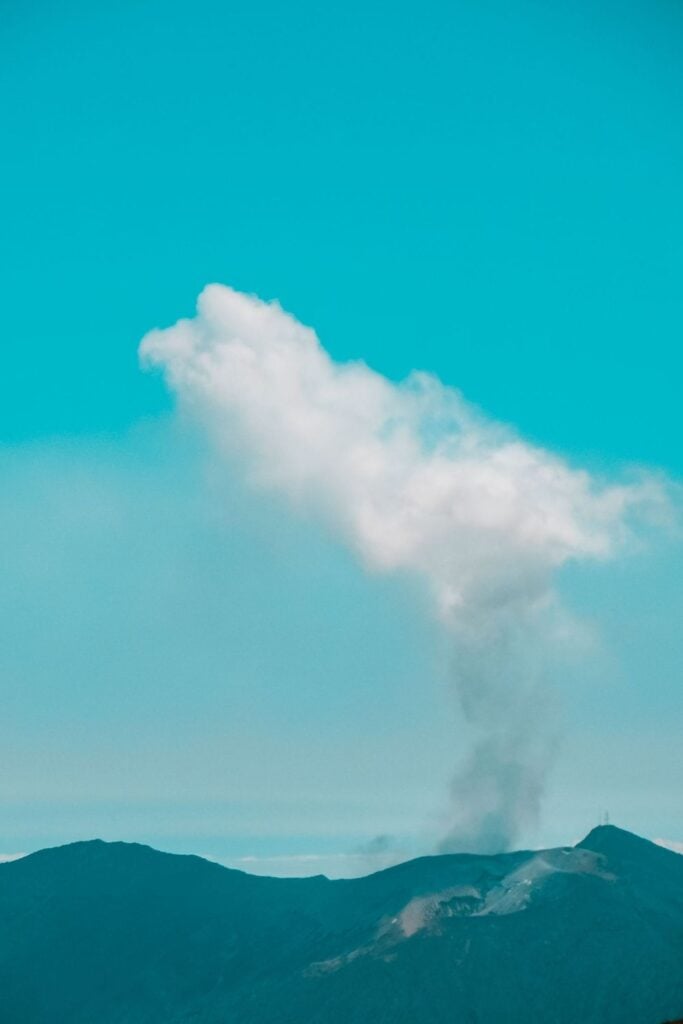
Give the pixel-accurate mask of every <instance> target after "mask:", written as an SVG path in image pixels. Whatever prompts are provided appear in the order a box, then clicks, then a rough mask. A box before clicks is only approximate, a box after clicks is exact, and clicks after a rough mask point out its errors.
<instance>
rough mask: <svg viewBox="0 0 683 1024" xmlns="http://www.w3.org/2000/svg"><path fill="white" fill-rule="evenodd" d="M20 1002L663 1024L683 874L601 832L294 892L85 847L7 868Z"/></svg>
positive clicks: (179, 1016)
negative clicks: (569, 842) (567, 841)
mask: <svg viewBox="0 0 683 1024" xmlns="http://www.w3.org/2000/svg"><path fill="white" fill-rule="evenodd" d="M492 982H495V983H493V984H492ZM0 993H2V995H0V1007H1V1008H2V1014H1V1015H0V1020H2V1024H42V1022H43V1021H46V1020H65V1021H66V1020H68V1021H69V1022H70V1024H90V1022H91V1021H92V1020H97V1021H98V1024H157V1022H158V1024H162V1022H163V1024H181V1022H189V1021H192V1022H195V1024H219V1022H220V1024H266V1022H268V1024H294V1022H296V1024H300V1022H303V1021H311V1022H313V1024H337V1022H340V1024H341V1022H342V1021H343V1022H347V1021H350V1022H357V1024H365V1022H370V1021H373V1022H375V1021H386V1022H390V1021H391V1022H400V1021H403V1020H405V1021H406V1022H412V1024H442V1022H446V1021H449V1022H450V1021H460V1020H462V1021H466V1022H468V1024H469V1022H476V1024H488V1022H489V1021H491V1022H493V1021H494V1020H495V1021H499V1020H504V1021H509V1022H510V1024H515V1022H517V1021H523V1020H528V1019H531V1018H533V1017H536V1018H537V1019H539V1020H541V1019H542V1020H544V1021H547V1022H549V1024H552V1022H556V1024H569V1022H570V1021H572V1022H574V1021H576V1020H581V1021H582V1022H584V1024H591V1022H595V1024H598V1022H600V1024H611V1022H612V1021H614V1022H615V1024H616V1021H621V1020H622V1019H623V1017H622V1011H623V1007H624V1005H628V1006H629V1007H630V1015H629V1018H628V1019H629V1020H631V1021H634V1022H635V1024H638V1021H642V1022H643V1024H662V1022H663V1021H665V1020H671V1019H675V1018H679V1017H680V1016H681V1013H682V1012H683V858H681V857H680V855H679V854H676V853H673V852H672V851H669V850H665V849H662V848H661V847H658V846H655V845H654V844H652V843H650V842H649V841H648V840H645V839H642V838H640V837H638V836H634V835H633V834H631V833H629V832H626V831H625V830H622V829H618V828H616V827H615V826H600V827H599V828H597V829H594V830H592V831H591V832H590V833H589V834H588V835H587V836H586V837H585V838H584V839H583V840H581V842H580V843H577V844H576V845H575V846H573V847H572V846H568V847H558V848H553V849H548V850H540V851H539V850H531V851H529V850H525V851H515V852H513V853H506V854H499V855H491V856H485V855H479V854H440V855H434V856H426V857H420V858H416V859H414V860H410V861H405V862H403V863H402V864H398V865H394V866H393V867H389V868H385V869H383V870H381V871H378V872H374V873H372V874H369V875H365V876H363V877H361V878H354V879H336V880H333V879H328V878H326V877H325V876H323V875H315V876H310V877H308V878H294V879H291V878H290V879H287V878H273V877H269V876H256V875H250V874H248V873H247V872H244V871H241V870H239V869H235V868H228V867H224V866H223V865H220V864H217V863H215V862H213V861H208V860H206V859H204V858H201V857H197V856H195V855H192V854H189V855H179V854H172V853H164V852H161V851H158V850H154V849H153V848H152V847H149V846H144V845H142V844H138V843H120V842H119V843H107V842H104V841H103V840H89V841H82V842H79V843H73V844H67V845H64V846H59V847H53V848H51V849H47V850H40V851H37V852H36V853H33V854H30V855H28V856H26V857H24V858H22V859H21V860H17V861H12V862H9V863H5V864H2V865H0ZM620 1007H621V1009H620Z"/></svg>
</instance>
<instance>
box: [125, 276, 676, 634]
mask: <svg viewBox="0 0 683 1024" xmlns="http://www.w3.org/2000/svg"><path fill="white" fill-rule="evenodd" d="M141 352H142V355H143V358H144V359H145V360H146V361H147V362H148V363H152V364H155V365H157V366H161V367H163V369H164V371H165V373H166V376H167V379H168V382H169V384H170V385H171V387H172V388H173V390H175V391H176V392H177V393H178V395H179V396H180V398H181V399H182V400H183V401H184V402H185V403H187V404H189V405H190V406H191V407H192V408H193V409H194V410H195V411H196V413H197V414H198V415H199V416H200V417H201V418H202V419H203V420H204V421H205V422H206V423H207V424H208V425H209V427H210V428H211V430H212V432H213V433H214V434H215V435H216V437H217V438H218V440H219V442H220V443H221V444H222V445H224V446H226V447H227V448H230V449H232V450H234V451H235V452H237V453H238V454H239V455H240V457H241V458H243V459H245V460H246V462H247V464H248V468H249V472H250V475H251V477H252V479H253V480H255V481H257V482H258V483H259V484H261V485H263V486H267V487H269V488H273V489H275V490H279V491H282V492H285V493H286V494H287V495H289V496H290V497H291V498H292V499H293V500H294V501H295V502H297V503H300V504H301V505H303V506H305V507H306V508H308V509H311V510H313V511H315V512H317V513H319V514H320V515H321V516H323V517H324V518H325V519H326V520H327V521H328V522H329V523H331V524H333V526H334V527H335V528H336V529H337V530H338V531H339V533H340V534H341V535H342V536H343V537H344V538H345V539H346V541H347V542H348V543H349V544H350V545H351V546H352V547H354V548H355V549H356V550H357V551H358V552H359V553H360V554H361V556H362V557H363V559H364V560H365V561H366V563H368V564H369V565H370V566H373V567H376V568H377V569H381V570H392V569H408V570H413V571H415V572H418V573H420V574H421V575H422V576H424V577H425V578H426V579H427V580H428V581H429V583H430V584H431V587H432V589H433V592H434V594H435V596H436V598H437V600H438V603H439V607H440V609H441V611H442V613H444V614H446V615H453V616H455V617H456V618H457V617H465V618H467V617H468V615H469V613H471V612H472V611H474V610H475V609H477V610H479V611H480V612H481V611H484V610H485V608H486V607H487V606H488V607H489V608H491V609H493V608H496V607H498V608H499V607H500V606H501V605H508V604H510V603H512V604H515V603H517V602H519V601H522V602H529V601H533V600H536V599H541V598H542V597H543V595H544V594H545V592H546V590H547V587H548V583H549V574H550V573H551V572H552V570H553V569H555V568H557V567H558V566H560V565H561V564H562V563H564V562H566V561H567V560H568V559H572V558H586V557H597V558H601V557H605V556H609V555H610V554H611V553H612V552H613V550H614V548H615V546H616V545H618V544H619V543H620V542H621V541H622V540H623V539H624V536H625V522H626V517H627V515H628V512H629V511H630V510H631V509H633V508H634V507H635V506H643V505H644V504H649V503H652V502H657V501H658V500H660V498H661V495H660V492H659V488H658V487H657V485H656V484H654V483H652V482H648V481H646V480H641V481H640V482H638V483H637V484H631V485H616V486H609V487H598V486H596V484H595V482H594V481H593V480H592V479H591V477H590V475H589V474H588V473H586V472H583V471H581V470H576V469H573V468H570V467H569V466H568V465H567V464H566V463H565V462H563V461H562V460H561V459H559V458H557V457H556V456H555V455H553V454H551V453H550V452H548V451H545V450H543V449H542V448H539V447H535V446H532V445H530V444H527V443H525V442H523V441H521V440H520V439H518V438H517V437H515V436H514V435H513V434H512V433H511V432H510V431H508V430H506V429H504V428H502V427H501V426H499V425H497V424H495V423H491V422H487V421H486V420H484V418H483V417H482V416H481V415H479V414H478V413H477V412H476V411H475V410H474V409H473V408H472V407H471V406H469V405H468V404H467V403H466V402H465V401H464V400H463V398H462V397H461V396H460V395H459V393H458V392H456V391H454V390H453V389H451V388H448V387H444V386H443V385H442V384H441V383H440V382H439V381H438V380H437V379H436V378H434V377H432V376H430V375H428V374H424V373H414V374H412V375H411V376H410V377H409V378H408V379H407V380H406V381H405V382H403V383H401V384H395V383H393V382H391V381H389V380H387V379H386V378H385V377H383V376H381V375H380V374H378V373H376V372H374V371H373V370H371V369H369V368H368V367H367V366H366V365H364V364H363V363H347V364H337V363H335V362H333V360H332V359H331V358H330V357H329V355H328V354H327V353H326V352H325V350H324V349H323V348H322V347H321V345H320V343H319V341H318V339H317V337H316V335H315V333H314V332H313V331H312V330H311V329H310V328H308V327H305V326H303V325H302V324H300V323H298V322H297V321H296V320H295V319H294V318H293V317H291V316H289V315H288V314H287V313H285V312H284V311H283V310H282V309H281V308H280V306H279V305H278V304H277V303H265V302H261V301H260V300H259V299H257V298H255V297H252V296H247V295H243V294H241V293H239V292H236V291H234V290H232V289H231V288H227V287H224V286H222V285H210V286H209V287H207V288H206V289H205V290H204V292H203V293H202V294H201V296H200V298H199V303H198V312H197V316H196V318H194V319H192V320H181V321H179V322H178V323H177V324H176V325H175V326H174V327H171V328H168V329H166V330H158V331H153V332H151V333H150V334H148V335H147V336H146V338H145V339H144V341H143V343H142V348H141Z"/></svg>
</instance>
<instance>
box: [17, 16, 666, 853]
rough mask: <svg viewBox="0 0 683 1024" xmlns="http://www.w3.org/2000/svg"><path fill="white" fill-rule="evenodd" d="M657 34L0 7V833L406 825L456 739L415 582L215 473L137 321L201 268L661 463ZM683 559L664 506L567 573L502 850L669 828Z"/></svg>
mask: <svg viewBox="0 0 683 1024" xmlns="http://www.w3.org/2000/svg"><path fill="white" fill-rule="evenodd" d="M682 51H683V11H681V8H680V6H679V5H678V4H676V3H673V2H666V0H662V2H654V3H652V2H649V3H646V2H644V0H643V2H627V3H623V2H622V3H620V4H617V3H606V2H604V3H603V2H597V3H591V4H589V3H580V2H579V3H577V2H573V3H564V2H563V0H558V2H556V3H553V4H551V5H548V4H541V3H531V2H528V3H527V2H524V0H520V2H518V3H516V4H514V5H511V4H509V3H503V2H500V3H493V2H488V0H482V2H476V3H475V2H469V3H465V2H455V3H449V4H446V3H432V2H427V3H426V4H425V3H422V4H420V5H417V6H412V5H410V4H402V3H398V4H397V3H392V4H389V3H380V4H378V3H370V4H368V3H363V4H357V3H355V2H351V3H345V4H344V5H337V7H336V8H335V6H334V5H332V6H330V5H320V4H312V3H290V4H268V3H265V4H255V5H249V7H248V9H247V8H245V7H239V6H238V5H233V4H230V3H218V2H207V0H195V2H194V3H192V4H189V3H181V2H173V0H166V2H164V3H163V4H162V3H161V2H156V0H151V2H137V3H129V2H126V0H122V2H120V3H116V4H113V3H112V4H106V3H99V4H85V3H70V2H68V0H66V2H64V3H61V4H58V5H55V4H48V3H43V2H40V0H36V2H34V3H31V4H25V3H17V2H8V3H5V4H4V5H3V6H2V11H1V12H0V84H1V87H2V93H3V96H4V98H5V103H4V104H3V107H2V111H1V112H0V132H1V137H2V139H3V141H4V144H5V145H4V153H5V155H4V158H3V161H2V163H1V164H0V184H1V187H0V204H1V205H2V210H1V218H0V223H2V226H3V227H2V245H1V247H0V261H1V273H0V286H1V287H2V289H3V295H4V301H3V313H4V324H3V328H4V329H3V335H4V339H5V340H4V344H3V360H2V372H1V374H0V442H1V445H2V447H1V450H0V474H1V486H2V508H1V510H0V517H1V520H2V521H1V522H0V562H1V564H2V565H3V566H4V568H3V573H2V585H1V591H0V603H1V605H2V615H1V617H0V622H2V627H0V628H2V631H3V633H4V636H3V638H2V642H1V643H0V686H1V687H2V691H3V694H2V707H3V710H2V715H1V716H0V853H2V852H3V851H5V852H8V853H11V852H16V851H21V850H27V849H33V848H35V847H37V846H40V845H45V844H48V843H56V842H65V841H69V840H71V839H78V838H85V837H90V836H93V835H101V836H103V837H104V838H130V839H136V840H142V841H146V842H151V843H153V844H156V845H159V846H162V847H164V848H169V849H178V850H187V851H191V852H198V853H206V854H208V855H211V856H215V857H219V858H223V859H225V860H228V861H230V862H237V859H238V858H240V857H262V858H266V859H265V860H263V861H258V862H251V861H249V862H244V863H245V865H246V864H252V866H254V867H255V869H257V870H260V869H261V867H263V869H272V870H278V871H279V870H284V871H297V870H304V869H307V868H308V866H309V865H312V867H310V870H311V871H313V870H318V869H322V870H330V871H331V872H334V871H337V870H339V871H342V870H347V867H348V865H349V864H352V865H355V864H361V862H362V864H363V865H364V864H365V863H366V860H365V859H364V858H365V853H364V851H365V850H366V848H368V847H367V844H368V843H369V842H370V841H371V840H373V837H376V836H378V835H390V836H392V837H394V839H392V842H394V841H395V843H396V844H397V845H398V846H400V847H401V848H402V849H405V850H406V851H408V852H414V851H415V850H418V849H419V850H422V849H428V848H430V844H432V843H433V842H434V837H435V835H436V834H437V833H438V828H439V816H440V814H441V813H442V811H443V806H442V805H443V800H444V794H445V792H446V790H447V785H448V779H449V776H450V773H451V770H452V762H453V751H454V748H455V749H456V750H457V749H459V748H460V746H461V745H462V744H464V743H465V742H466V736H465V732H464V730H463V726H462V723H461V722H460V721H459V719H458V714H457V709H456V707H455V704H454V702H453V701H452V700H451V697H450V695H449V693H448V690H449V682H448V665H447V660H448V655H447V653H446V652H445V651H444V650H443V645H442V643H441V639H440V637H439V635H438V630H436V629H435V627H434V626H433V625H432V624H431V623H430V621H429V617H428V615H426V614H425V610H424V608H423V607H422V605H421V600H420V597H419V596H418V595H416V594H415V593H413V592H411V590H410V587H409V586H407V585H405V583H404V582H397V581H396V580H391V579H388V578H387V579H380V578H370V577H368V576H366V575H365V574H364V573H363V571H362V569H360V568H359V566H358V565H357V564H356V562H355V561H354V559H353V558H352V557H351V556H350V555H349V554H348V553H346V552H345V551H343V550H341V549H340V548H339V547H338V546H337V545H336V544H335V542H334V540H333V539H332V538H330V537H329V536H327V535H326V534H325V533H324V532H323V531H322V530H319V529H318V528H317V527H316V526H315V525H314V524H311V523H309V522H297V521H295V520H294V519H293V518H292V517H291V516H290V515H289V514H288V513H287V511H286V510H285V509H284V507H283V506H281V505H279V504H278V502H277V501H276V500H275V499H272V500H271V499H268V500H264V499H263V498H262V497H259V496H255V495H253V494H251V493H249V492H248V491H246V490H245V489H244V488H243V486H242V485H241V483H240V481H239V480H237V479H232V478H230V477H229V476H224V475H221V474H220V473H217V472H216V470H215V467H214V466H212V464H211V459H210V456H209V454H208V452H207V450H206V447H205V442H204V440H203V438H202V437H201V436H200V435H198V434H196V433H194V431H193V429H192V428H191V427H190V426H189V425H188V424H185V423H184V422H183V421H182V418H181V417H179V416H178V415H177V414H176V413H174V411H173V403H172V399H171V397H170V396H169V394H168V393H167V391H166V390H165V388H164V386H163V383H162V382H161V380H160V378H159V377H156V376H154V375H150V374H146V373H143V372H141V370H140V368H139V365H138V357H137V346H138V343H139V341H140V338H141V337H142V335H143V334H144V333H145V332H146V331H147V330H149V329H150V328H152V327H155V326H163V325H167V324H169V323H171V322H173V321H175V320H176V319H177V318H178V317H179V316H189V315H191V314H192V312H193V309H194V302H195V299H196V296H197V294H198V292H199V291H200V290H201V288H202V287H203V286H204V285H205V284H206V283H207V282H210V281H221V282H226V283H229V284H231V285H232V286H233V287H235V288H238V289H241V290H245V291H248V292H255V293H258V294H259V295H261V296H262V297H264V298H278V299H279V300H280V301H281V303H282V305H283V306H284V308H285V309H288V310H291V311H292V312H293V313H294V314H295V315H296V316H297V317H298V318H299V319H300V320H302V321H303V322H304V323H308V324H311V325H313V326H314V327H315V328H316V330H317V332H318V334H319V335H320V337H321V339H322V340H323V342H324V343H325V345H326V347H327V348H328V349H329V351H330V352H331V353H332V355H333V356H334V358H335V359H337V360H346V359H350V358H354V359H355V358H362V359H364V360H366V361H367V362H368V363H369V364H370V365H371V366H373V367H374V368H376V369H377V370H379V371H381V372H382V373H384V374H385V375H386V376H388V377H390V378H392V379H396V380H398V379H401V378H402V377H404V376H405V375H406V374H407V373H408V372H409V371H410V370H411V369H413V368H416V367H417V368H424V369H428V370H431V371H432V372H434V373H436V374H437V375H438V376H439V377H440V378H441V379H442V380H443V381H444V382H446V383H448V384H452V385H454V386H456V387H458V388H460V389H461V390H462V391H463V392H464V394H465V395H466V396H467V397H468V398H469V399H470V400H471V401H473V402H475V403H476V404H478V405H480V406H481V407H482V408H483V409H484V410H486V412H487V413H488V414H489V415H490V416H492V417H494V418H496V419H500V420H503V421H507V422H509V423H512V424H513V425H514V426H515V427H516V428H517V429H518V430H519V431H520V432H521V433H522V434H523V435H524V436H526V437H528V438H529V439H531V440H533V441H536V442H538V443H540V444H543V445H544V446H547V447H549V448H551V449H553V450H555V451H557V452H558V453H560V454H562V455H564V456H566V457H567V458H568V459H569V460H570V461H572V462H576V463H577V464H582V465H586V466H588V467H589V468H591V469H593V470H595V471H596V472H599V473H614V472H618V471H619V470H620V469H622V468H624V467H626V466H628V465H631V464H633V463H639V464H645V465H647V466H650V467H652V468H655V469H657V470H661V471H662V473H664V474H667V475H668V476H669V477H670V478H672V479H673V480H677V479H679V478H680V476H681V473H682V472H683V457H682V445H681V436H682V432H681V426H680V409H681V398H680V388H681V385H680V380H681V370H682V369H683V367H682V365H681V364H682V360H681V355H680V353H681V340H682V337H683V290H682V289H681V272H682V270H683V189H682V188H681V181H682V180H683V120H682V119H681V110H682V109H683V52H682ZM682 578H683V557H682V553H681V546H680V542H679V541H678V540H677V539H676V537H675V536H673V537H672V536H671V535H669V534H667V535H666V536H664V535H661V536H655V537H653V538H652V539H651V541H649V542H648V543H647V544H644V545H643V548H642V550H639V551H638V552H637V553H635V554H633V555H632V557H630V558H629V559H626V560H624V561H623V562H622V561H619V562H617V563H612V564H610V565H605V566H602V567H600V568H598V569H596V568H593V569H581V570H580V571H579V570H572V571H571V572H568V573H567V574H566V577H565V579H564V583H563V587H564V592H565V595H566V599H567V602H568V604H569V605H570V607H571V608H572V609H573V611H574V613H575V614H576V615H577V616H578V617H580V618H581V619H582V620H585V622H586V623H587V624H589V625H590V629H591V630H592V632H593V634H594V647H593V649H592V651H591V654H590V656H586V655H585V654H584V655H581V657H577V660H576V662H574V663H572V664H571V665H570V664H568V665H566V666H565V667H564V668H563V670H562V672H561V673H560V677H558V680H557V687H558V691H559V693H560V694H561V697H560V703H561V705H562V707H563V712H562V715H563V723H564V724H563V729H562V732H563V736H564V740H563V741H562V743H561V747H560V754H559V756H558V762H557V765H556V768H555V772H554V774H553V776H552V780H551V783H550V788H549V792H548V796H547V801H546V809H545V812H544V815H543V819H542V823H541V825H540V826H539V830H538V831H537V833H534V834H533V835H529V836H528V837H527V838H528V842H529V843H540V842H546V841H548V842H558V841H569V840H572V839H575V838H577V837H578V836H579V835H580V834H582V833H583V832H586V831H588V829H589V828H590V827H591V826H592V825H593V824H594V823H595V819H596V817H597V815H598V813H599V811H600V810H601V809H603V808H604V807H607V808H608V809H609V810H610V811H611V814H612V817H613V819H614V820H616V821H617V823H619V824H623V825H624V826H625V827H630V828H633V829H635V830H637V831H641V832H643V833H645V834H648V835H651V836H665V837H668V838H672V839H679V840H680V839H683V825H682V815H683V806H682V805H681V796H680V794H681V792H683V759H682V755H681V744H680V739H679V737H680V734H681V729H682V727H683V721H682V720H681V701H680V675H681V666H682V665H683V646H682V643H683V642H682V640H681V630H680V621H681V613H682V612H683V598H682V594H681V579H682ZM587 628H588V626H587ZM376 845H380V846H381V845H382V844H376ZM373 849H374V847H373ZM314 855H320V856H321V858H322V859H320V860H314V861H308V860H303V861H296V860H292V859H291V858H292V857H293V856H296V857H309V856H314ZM338 855H343V856H338ZM267 858H276V859H275V860H272V861H270V860H268V859H267ZM335 858H336V859H335ZM345 858H346V859H345ZM368 863H369V861H368ZM344 864H346V865H347V867H344V866H343V865H344ZM301 865H304V867H303V868H302V867H301ZM340 865H341V866H340Z"/></svg>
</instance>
